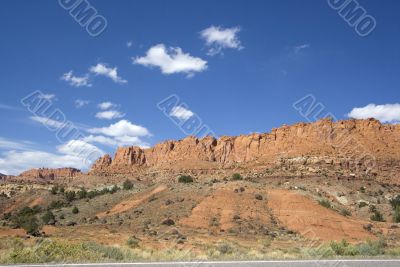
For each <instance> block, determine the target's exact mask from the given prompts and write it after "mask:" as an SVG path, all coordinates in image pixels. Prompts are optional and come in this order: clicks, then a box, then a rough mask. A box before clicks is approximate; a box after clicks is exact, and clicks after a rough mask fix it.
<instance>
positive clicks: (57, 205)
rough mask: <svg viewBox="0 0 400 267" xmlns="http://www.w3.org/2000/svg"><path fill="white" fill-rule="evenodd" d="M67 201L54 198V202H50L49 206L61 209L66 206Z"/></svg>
mask: <svg viewBox="0 0 400 267" xmlns="http://www.w3.org/2000/svg"><path fill="white" fill-rule="evenodd" d="M64 205H65V203H64V202H62V201H60V200H57V201H56V200H53V201H52V202H50V205H49V208H50V209H59V208H62V207H64Z"/></svg>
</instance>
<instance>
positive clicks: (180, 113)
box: [169, 106, 194, 120]
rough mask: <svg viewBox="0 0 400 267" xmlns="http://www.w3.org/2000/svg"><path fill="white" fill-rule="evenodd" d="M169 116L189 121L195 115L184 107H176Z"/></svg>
mask: <svg viewBox="0 0 400 267" xmlns="http://www.w3.org/2000/svg"><path fill="white" fill-rule="evenodd" d="M169 115H170V116H172V117H175V118H178V119H180V120H187V119H189V118H190V117H192V116H193V115H194V113H193V112H192V111H191V110H189V109H186V108H184V107H182V106H176V107H174V108H173V109H172V110H171V112H170V113H169Z"/></svg>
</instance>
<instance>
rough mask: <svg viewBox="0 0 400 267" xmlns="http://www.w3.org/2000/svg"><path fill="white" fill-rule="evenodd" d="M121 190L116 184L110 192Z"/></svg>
mask: <svg viewBox="0 0 400 267" xmlns="http://www.w3.org/2000/svg"><path fill="white" fill-rule="evenodd" d="M118 190H119V187H118V186H117V185H114V186H113V187H112V188H111V189H110V190H109V192H110V194H114V193H116V192H117V191H118Z"/></svg>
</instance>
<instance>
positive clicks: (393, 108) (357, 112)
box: [348, 103, 400, 123]
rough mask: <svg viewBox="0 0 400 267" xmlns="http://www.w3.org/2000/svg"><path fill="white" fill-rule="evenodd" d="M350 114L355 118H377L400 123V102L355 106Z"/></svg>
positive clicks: (382, 120) (384, 121)
mask: <svg viewBox="0 0 400 267" xmlns="http://www.w3.org/2000/svg"><path fill="white" fill-rule="evenodd" d="M348 116H349V117H350V118H354V119H368V118H375V119H377V120H380V121H381V122H383V123H386V122H388V123H398V122H400V104H397V103H396V104H385V105H375V104H369V105H367V106H365V107H361V108H353V110H352V111H351V112H350V113H349V114H348Z"/></svg>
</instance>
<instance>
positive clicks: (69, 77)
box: [61, 70, 92, 87]
mask: <svg viewBox="0 0 400 267" xmlns="http://www.w3.org/2000/svg"><path fill="white" fill-rule="evenodd" d="M61 80H63V81H66V82H68V83H69V85H71V86H75V87H82V86H86V87H91V86H92V84H91V83H89V75H88V74H86V75H85V76H81V77H78V76H74V75H73V72H72V70H71V71H69V72H67V73H64V74H63V76H61Z"/></svg>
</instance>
